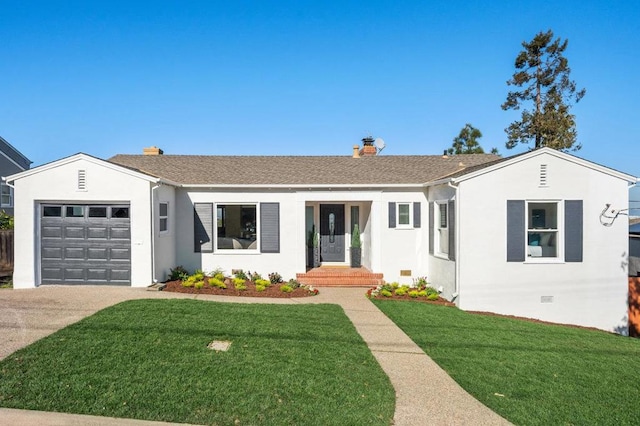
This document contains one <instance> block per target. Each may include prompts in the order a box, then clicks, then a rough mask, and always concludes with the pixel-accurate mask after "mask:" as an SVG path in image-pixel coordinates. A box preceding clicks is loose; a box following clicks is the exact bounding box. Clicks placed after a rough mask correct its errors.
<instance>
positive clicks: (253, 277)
mask: <svg viewBox="0 0 640 426" xmlns="http://www.w3.org/2000/svg"><path fill="white" fill-rule="evenodd" d="M250 275H251V281H253V282H254V283H255V282H256V281H258V280H261V279H262V275H260V274H259V273H257V272H254V273H252V274H250Z"/></svg>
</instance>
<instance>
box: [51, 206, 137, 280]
mask: <svg viewBox="0 0 640 426" xmlns="http://www.w3.org/2000/svg"><path fill="white" fill-rule="evenodd" d="M73 206H74V207H78V208H76V210H77V211H78V215H79V216H76V217H67V214H65V213H61V212H67V213H68V209H67V207H69V206H67V205H64V204H60V205H52V204H47V205H44V206H43V207H42V208H41V216H40V247H41V248H40V254H41V256H40V272H41V273H40V276H41V282H42V283H43V284H123V285H124V284H131V229H130V222H129V218H128V214H127V215H124V216H123V217H118V218H111V217H110V216H111V215H108V214H107V215H106V216H107V217H105V212H107V211H112V209H116V210H117V211H120V210H118V209H121V210H122V209H123V208H124V211H126V212H127V213H128V212H129V207H128V206H127V207H123V206H122V204H119V205H118V206H119V207H113V208H110V207H111V206H110V205H109V204H101V205H98V206H96V205H85V206H82V205H81V203H74V204H73ZM47 209H48V210H47ZM52 209H54V210H52ZM94 210H95V211H94ZM98 210H99V211H98ZM51 211H53V213H55V214H56V215H57V216H53V213H51ZM74 211H75V210H74ZM46 212H49V214H48V215H47V214H45V213H46ZM82 212H84V213H83V214H82V215H80V213H82ZM87 212H88V213H87ZM91 212H94V215H93V216H92V215H91ZM72 213H73V212H72ZM98 213H99V214H98Z"/></svg>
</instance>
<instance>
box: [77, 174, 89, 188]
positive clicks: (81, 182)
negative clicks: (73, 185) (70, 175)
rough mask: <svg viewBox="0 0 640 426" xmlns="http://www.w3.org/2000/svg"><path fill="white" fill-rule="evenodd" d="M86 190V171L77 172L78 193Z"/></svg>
mask: <svg viewBox="0 0 640 426" xmlns="http://www.w3.org/2000/svg"><path fill="white" fill-rule="evenodd" d="M86 190H87V171H86V170H78V191H86Z"/></svg>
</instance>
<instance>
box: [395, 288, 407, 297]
mask: <svg viewBox="0 0 640 426" xmlns="http://www.w3.org/2000/svg"><path fill="white" fill-rule="evenodd" d="M395 293H396V296H404V295H405V294H407V289H406V288H404V287H400V288H397V289H396V291H395Z"/></svg>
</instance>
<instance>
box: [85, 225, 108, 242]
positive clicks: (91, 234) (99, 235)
mask: <svg viewBox="0 0 640 426" xmlns="http://www.w3.org/2000/svg"><path fill="white" fill-rule="evenodd" d="M87 238H89V239H95V240H106V239H107V238H109V230H108V228H107V227H106V226H100V227H96V226H91V227H89V228H87Z"/></svg>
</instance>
